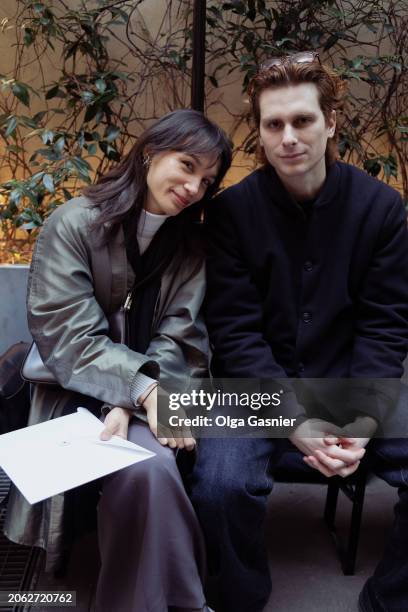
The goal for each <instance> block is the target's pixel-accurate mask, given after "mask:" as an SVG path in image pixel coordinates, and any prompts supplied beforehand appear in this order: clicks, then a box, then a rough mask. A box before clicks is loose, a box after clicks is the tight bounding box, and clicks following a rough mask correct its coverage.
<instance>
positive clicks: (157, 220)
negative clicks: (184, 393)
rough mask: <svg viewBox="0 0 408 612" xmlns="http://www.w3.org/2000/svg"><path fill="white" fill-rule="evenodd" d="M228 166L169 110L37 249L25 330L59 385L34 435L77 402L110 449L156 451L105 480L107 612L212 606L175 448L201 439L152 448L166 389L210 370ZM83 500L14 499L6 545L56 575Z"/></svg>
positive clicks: (43, 395) (44, 396)
mask: <svg viewBox="0 0 408 612" xmlns="http://www.w3.org/2000/svg"><path fill="white" fill-rule="evenodd" d="M230 161H231V148H230V143H229V142H228V140H227V138H226V136H225V134H224V133H223V132H222V130H221V129H220V128H218V127H217V126H216V125H214V124H213V123H211V122H210V121H209V120H208V119H206V118H205V117H204V116H203V115H202V114H201V113H199V112H196V111H192V110H179V111H174V112H172V113H169V114H168V115H166V116H164V117H163V118H162V119H160V120H159V121H157V122H156V123H155V124H154V125H152V126H151V127H150V128H148V129H147V130H146V131H145V132H144V133H143V134H142V136H141V137H140V138H139V140H138V142H137V143H136V144H135V146H134V147H133V148H132V150H131V151H130V153H129V154H128V156H127V157H126V158H125V159H124V160H123V161H122V162H121V163H120V164H119V165H118V166H117V167H116V168H115V169H113V170H112V171H111V172H109V173H108V174H107V175H105V176H103V177H102V178H101V179H100V180H99V182H98V183H97V184H96V185H94V186H91V187H88V188H86V189H85V191H84V196H83V197H80V198H75V199H74V200H72V201H71V202H70V203H68V204H66V205H64V206H61V207H60V208H58V209H57V210H56V211H55V212H54V213H53V214H52V215H51V216H50V218H49V220H48V221H47V223H46V224H45V226H44V228H43V230H42V232H41V234H40V236H39V239H38V241H37V245H36V250H35V253H34V256H33V261H32V266H31V272H30V278H29V290H28V291H29V292H28V319H29V325H30V330H31V333H32V335H33V337H34V340H35V341H36V344H37V346H38V349H39V352H40V354H41V356H42V358H43V361H44V363H45V365H46V366H47V367H48V369H49V370H50V371H51V372H52V373H53V375H54V376H55V378H56V379H57V380H58V382H59V384H60V387H58V386H52V385H51V386H50V385H48V386H45V385H37V386H36V388H35V391H34V395H33V401H32V407H31V413H30V424H33V423H36V422H39V421H43V420H46V419H49V418H55V417H57V416H61V415H62V414H66V413H68V412H72V411H73V410H75V409H76V407H77V406H79V405H82V406H84V405H85V406H87V407H88V408H90V409H92V410H93V411H94V412H95V411H98V413H99V414H100V408H101V406H102V404H104V406H103V412H104V414H106V417H105V429H104V432H103V434H102V437H103V438H104V439H108V438H109V437H110V436H111V435H112V434H118V435H121V436H123V437H127V438H128V439H130V440H132V441H134V442H136V443H138V444H141V445H142V446H145V447H147V448H149V449H150V450H152V451H153V452H155V453H156V456H155V457H153V458H151V459H149V460H147V461H144V462H141V463H138V464H136V465H134V466H131V467H129V468H126V469H125V470H121V471H119V472H116V473H114V474H112V475H111V476H109V477H106V478H105V479H104V482H103V488H102V497H101V500H100V502H99V507H98V530H99V534H98V535H99V543H100V554H101V571H100V576H99V580H98V586H97V594H96V606H97V609H98V610H101V611H103V610H107V611H109V610H115V611H121V610H123V611H126V612H128V611H130V610H133V611H135V612H166V611H167V610H168V609H169V610H174V611H175V610H186V611H191V610H201V609H203V606H204V605H205V604H204V596H203V592H202V586H201V578H202V575H203V545H202V540H201V534H200V530H199V526H198V523H197V519H196V517H195V514H194V512H193V509H192V506H191V504H190V501H189V499H188V498H187V496H186V493H185V491H184V488H183V485H182V482H181V478H180V475H179V473H178V470H177V467H176V463H175V453H174V451H173V450H172V449H174V448H176V447H178V448H183V447H185V448H186V449H192V448H193V447H194V444H195V442H194V440H193V439H192V438H189V437H187V438H177V439H175V438H173V437H172V436H171V435H170V436H169V437H167V438H161V439H160V440H157V439H156V435H157V425H156V407H157V381H160V385H161V386H163V387H164V389H172V388H179V389H180V385H181V386H182V385H183V384H185V381H186V380H188V378H189V377H191V376H204V375H205V373H206V367H207V338H206V333H205V328H204V327H203V323H202V321H201V320H200V317H199V309H200V305H201V301H202V298H203V294H204V276H203V260H202V254H201V252H200V250H201V249H200V232H199V230H200V226H199V219H200V215H201V210H202V206H203V204H205V203H206V202H207V201H208V200H209V199H210V198H211V196H212V195H213V194H214V193H215V191H216V190H217V189H218V187H219V184H220V182H221V180H222V178H223V176H224V174H225V172H226V171H227V169H228V167H229V165H230ZM101 270H102V272H101ZM97 275H98V278H96V276H97ZM101 287H102V289H101ZM129 293H130V299H129V298H128V299H126V298H127V296H129ZM125 301H126V303H127V305H129V304H130V303H131V306H130V309H129V311H128V313H127V320H128V323H129V329H128V337H127V346H126V345H124V344H120V343H117V342H113V341H112V340H111V339H110V338H109V323H108V319H109V316H110V315H111V314H112V313H115V312H116V311H117V310H118V309H119V308H120V306H122V305H123V304H124V303H125ZM61 387H62V388H61ZM134 416H137V417H139V418H132V417H134ZM146 421H147V422H146ZM75 496H76V492H75V491H74V492H73V493H71V494H70V493H69V494H65V495H58V496H55V497H53V498H51V499H50V500H46V501H45V502H43V503H40V504H36V505H35V506H29V505H28V504H27V503H26V502H25V500H24V499H23V498H22V497H21V496H20V495H19V494H18V492H16V491H15V490H13V494H12V499H11V501H10V504H9V513H8V518H7V524H6V528H5V533H6V535H7V536H8V537H9V538H10V539H12V540H13V541H16V542H19V543H23V544H29V545H34V546H42V547H43V548H46V550H47V569H48V570H49V569H55V568H56V567H58V564H59V563H60V562H61V555H62V553H63V551H64V549H66V548H67V547H68V543H67V541H66V539H67V533H68V527H72V522H73V519H74V518H75V516H78V514H80V515H81V518H83V513H82V511H80V512H78V506H77V504H76V500H75Z"/></svg>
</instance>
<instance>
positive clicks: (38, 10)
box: [33, 2, 46, 14]
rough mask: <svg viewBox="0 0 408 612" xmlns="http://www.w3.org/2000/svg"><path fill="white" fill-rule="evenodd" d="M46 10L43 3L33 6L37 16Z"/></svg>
mask: <svg viewBox="0 0 408 612" xmlns="http://www.w3.org/2000/svg"><path fill="white" fill-rule="evenodd" d="M45 9H46V7H45V6H44V4H42V3H41V2H36V3H35V4H33V11H34V13H37V14H41V13H44V11H45Z"/></svg>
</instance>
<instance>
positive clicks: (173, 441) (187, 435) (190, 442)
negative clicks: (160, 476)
mask: <svg viewBox="0 0 408 612" xmlns="http://www.w3.org/2000/svg"><path fill="white" fill-rule="evenodd" d="M152 389H153V390H152ZM143 398H146V399H143ZM139 401H140V403H141V404H143V408H144V409H145V410H146V415H147V422H148V423H149V427H150V431H151V432H152V434H153V435H154V436H155V437H156V438H157V439H158V441H159V442H160V444H162V445H163V446H166V445H168V446H170V448H185V449H186V450H193V449H194V448H195V445H196V441H195V440H194V438H193V437H191V432H188V431H183V436H180V437H179V436H177V437H174V433H173V432H172V430H171V429H168V430H167V431H168V434H167V435H166V437H165V438H163V437H161V438H159V437H158V435H157V385H156V386H155V388H154V385H151V386H150V387H148V388H147V389H146V391H145V393H144V394H143V396H142V397H141V398H139ZM166 433H167V432H166Z"/></svg>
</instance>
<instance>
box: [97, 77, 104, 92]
mask: <svg viewBox="0 0 408 612" xmlns="http://www.w3.org/2000/svg"><path fill="white" fill-rule="evenodd" d="M95 87H96V89H97V90H98V91H99V93H101V94H102V93H103V92H104V91H105V89H106V82H105V81H104V80H103V79H97V80H96V81H95Z"/></svg>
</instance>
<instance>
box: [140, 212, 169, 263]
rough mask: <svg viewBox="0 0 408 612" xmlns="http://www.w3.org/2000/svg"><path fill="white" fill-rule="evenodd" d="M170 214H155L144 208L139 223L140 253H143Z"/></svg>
mask: <svg viewBox="0 0 408 612" xmlns="http://www.w3.org/2000/svg"><path fill="white" fill-rule="evenodd" d="M169 216H170V215H155V214H153V213H151V212H148V211H147V210H145V209H144V208H142V213H141V215H140V219H139V223H138V226H137V242H138V244H139V251H140V254H143V253H144V252H145V250H146V249H147V247H148V246H149V244H150V243H151V241H152V240H153V236H154V235H155V233H156V232H157V230H158V229H159V228H160V227H161V226H162V225H163V223H164V222H165V220H166V219H168V218H169Z"/></svg>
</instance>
